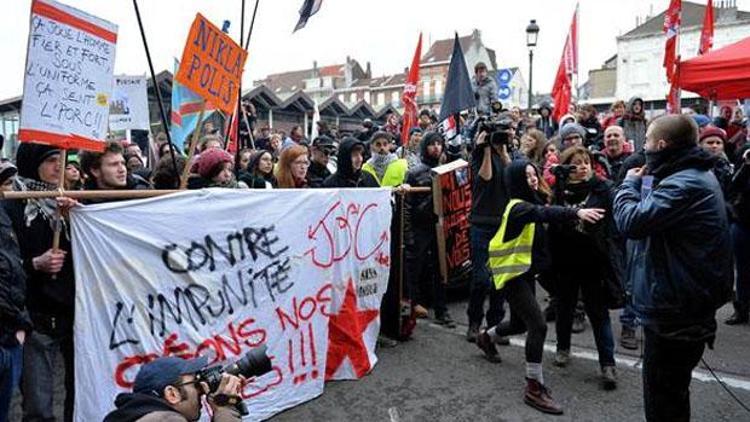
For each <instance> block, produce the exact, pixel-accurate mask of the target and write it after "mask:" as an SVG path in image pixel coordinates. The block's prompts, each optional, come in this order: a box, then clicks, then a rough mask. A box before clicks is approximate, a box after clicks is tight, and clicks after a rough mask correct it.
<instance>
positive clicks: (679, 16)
mask: <svg viewBox="0 0 750 422" xmlns="http://www.w3.org/2000/svg"><path fill="white" fill-rule="evenodd" d="M677 19H678V22H680V24H679V25H677V39H675V51H676V52H677V64H676V66H677V72H675V73H676V75H675V78H676V80H675V83H677V110H676V112H677V114H682V88H680V85H679V82H680V81H679V78H680V60H681V59H682V55H681V54H680V32H682V3H680V11H679V13H678V14H677Z"/></svg>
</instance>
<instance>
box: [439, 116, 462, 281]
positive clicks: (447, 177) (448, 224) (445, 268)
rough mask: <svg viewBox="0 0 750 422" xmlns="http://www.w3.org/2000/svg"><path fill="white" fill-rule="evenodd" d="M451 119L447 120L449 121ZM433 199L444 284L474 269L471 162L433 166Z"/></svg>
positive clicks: (460, 161)
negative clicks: (470, 238)
mask: <svg viewBox="0 0 750 422" xmlns="http://www.w3.org/2000/svg"><path fill="white" fill-rule="evenodd" d="M446 121H447V120H446ZM432 171H433V172H435V173H436V174H437V177H435V179H434V180H433V186H432V191H433V195H432V198H433V201H434V206H435V214H436V215H437V216H438V219H439V220H438V223H437V234H438V255H439V260H440V273H441V274H442V276H443V282H444V283H450V282H451V281H453V280H457V279H459V278H460V277H461V276H463V275H465V274H466V273H467V272H468V271H469V270H470V268H471V248H470V245H471V243H470V241H469V226H470V224H469V214H470V212H471V172H470V171H469V163H467V162H466V161H464V160H456V161H453V162H451V163H447V164H443V165H442V166H439V167H435V168H434V169H432Z"/></svg>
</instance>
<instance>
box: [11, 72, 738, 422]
mask: <svg viewBox="0 0 750 422" xmlns="http://www.w3.org/2000/svg"><path fill="white" fill-rule="evenodd" d="M470 77H471V86H472V90H473V92H472V95H473V96H474V97H475V104H476V106H475V107H474V108H471V109H469V110H463V111H460V112H457V113H455V114H453V115H452V116H451V119H453V121H454V123H455V125H456V126H457V127H458V129H457V130H453V131H449V130H447V129H446V127H445V126H444V125H443V124H442V123H443V120H440V119H439V117H438V115H437V114H436V113H435V112H434V111H433V110H429V109H422V110H419V112H418V114H417V119H416V120H415V121H414V120H411V119H407V118H406V117H405V116H404V117H401V116H398V115H396V114H392V115H390V116H387V117H386V119H385V121H386V122H387V123H386V124H385V125H384V126H382V127H380V126H378V125H377V124H375V123H374V122H373V121H371V120H369V119H368V120H364V121H363V122H362V126H361V129H360V130H358V131H355V132H349V133H347V132H341V131H339V128H337V127H335V126H334V125H331V124H327V123H325V122H316V123H315V125H316V127H315V128H313V130H312V133H314V135H313V136H311V137H310V139H308V138H306V137H305V135H304V133H305V131H304V130H303V128H302V127H300V126H298V127H295V128H293V129H292V130H290V131H289V132H284V131H278V130H274V129H271V128H269V127H267V126H260V125H258V124H256V121H257V119H256V116H255V114H254V113H255V112H254V109H253V108H252V107H251V106H250V105H248V104H242V105H241V106H242V107H244V108H245V110H244V113H246V114H247V116H248V119H247V120H246V121H245V122H241V123H240V126H242V125H246V127H244V128H241V130H240V131H239V134H238V135H236V136H229V134H227V133H225V132H226V130H225V129H224V128H217V127H215V126H214V125H213V124H212V123H209V122H206V123H205V124H203V125H200V126H199V127H197V128H196V129H195V131H197V132H198V133H197V136H196V139H197V144H196V145H195V151H194V153H192V152H191V151H190V144H188V143H186V145H185V146H184V148H179V147H177V146H175V145H174V144H172V143H170V142H169V138H168V136H167V134H165V133H155V134H153V135H150V136H149V142H148V146H149V147H148V150H145V151H144V150H141V148H140V147H139V146H138V144H136V143H134V142H131V143H129V142H128V141H126V140H124V139H123V140H118V139H115V136H114V135H111V136H108V137H107V138H108V140H107V141H106V143H105V148H104V149H103V151H101V152H92V151H86V150H80V151H77V150H71V149H69V150H61V149H60V148H57V147H54V146H50V145H42V144H36V143H30V142H23V143H21V144H20V146H19V147H18V150H17V153H16V156H15V157H13V158H12V159H10V160H4V161H2V162H0V188H1V189H2V191H4V192H33V191H56V190H63V191H65V192H70V191H116V190H178V189H181V188H187V189H188V190H194V189H195V190H197V189H206V188H219V189H238V190H249V191H251V190H256V189H262V190H275V189H342V188H343V189H363V188H379V187H388V188H393V189H394V194H396V195H398V196H400V197H401V198H403V219H404V229H403V238H401V239H399V240H400V241H401V242H402V245H396V246H397V247H401V246H403V249H404V261H403V263H402V265H403V268H402V269H401V271H403V274H404V280H403V283H404V285H403V290H404V294H403V297H402V298H401V301H402V303H403V306H402V309H401V313H400V315H398V316H397V318H399V319H400V320H401V324H400V326H401V330H400V332H399V333H398V335H396V336H393V337H396V338H395V339H388V338H386V337H385V336H382V339H381V340H380V343H381V344H382V345H395V344H396V343H395V341H394V340H398V341H403V340H406V339H408V338H409V337H411V336H418V335H419V326H418V325H417V324H416V320H417V319H430V320H432V321H433V322H434V323H436V324H438V325H441V326H444V327H446V328H450V329H455V328H456V327H457V325H456V322H455V321H454V319H453V317H452V315H451V314H450V313H449V312H448V307H447V303H448V300H449V298H448V296H449V291H448V289H447V286H446V283H445V282H444V280H443V276H442V275H441V270H440V264H439V246H438V239H439V236H438V232H437V228H436V223H437V222H438V215H437V214H436V212H435V208H434V198H433V191H432V189H431V188H432V187H433V185H434V180H435V177H436V174H437V173H436V172H435V171H434V169H436V168H438V167H440V166H444V165H447V164H451V163H454V164H455V163H456V162H458V161H459V160H464V161H466V162H467V163H468V167H469V169H470V170H469V173H470V176H471V178H470V180H471V196H472V203H471V211H470V213H469V215H467V216H466V217H467V218H468V221H469V226H470V229H469V233H470V247H471V259H470V261H471V268H470V271H469V273H468V274H469V276H468V283H467V284H468V289H469V301H468V306H467V309H466V314H467V316H468V321H469V324H468V328H467V331H466V333H465V339H466V340H467V341H469V342H472V343H475V344H476V346H477V348H478V350H477V353H481V354H482V355H483V356H484V357H485V358H486V359H487V360H489V361H490V362H495V363H500V362H501V361H502V358H501V356H502V348H501V347H499V346H502V345H507V344H509V340H508V337H510V336H514V335H518V334H523V333H525V335H526V337H525V346H524V347H525V349H524V350H525V379H523V380H518V387H519V389H520V390H522V391H523V401H524V402H525V403H526V404H527V405H529V406H532V407H533V408H535V409H537V410H539V411H541V412H545V413H549V414H562V413H563V412H564V410H563V407H562V406H561V405H560V404H559V403H558V402H557V401H556V400H555V398H554V397H553V395H552V393H551V390H550V388H549V383H548V382H547V381H546V380H545V377H544V371H543V366H544V364H546V362H543V351H544V344H545V339H546V338H547V330H548V322H553V321H554V323H553V326H554V330H555V333H556V339H557V341H556V351H555V353H554V357H553V359H552V362H550V364H552V365H555V366H557V367H560V368H565V367H567V366H569V365H571V363H572V360H573V359H574V358H573V357H572V356H571V338H572V336H573V335H574V334H575V333H580V332H582V331H584V330H586V329H587V328H586V327H587V326H589V327H590V328H589V329H590V330H592V332H593V336H594V340H595V347H596V351H597V352H598V361H599V373H598V374H596V375H597V376H598V377H599V380H600V385H601V388H602V389H604V390H607V391H611V390H617V387H618V369H617V364H616V362H615V356H614V355H615V344H616V343H619V345H620V346H621V347H623V348H625V349H638V348H640V347H643V397H644V409H645V413H646V417H647V419H648V420H649V421H652V420H653V421H666V420H688V419H689V418H690V400H689V386H690V372H691V371H692V370H693V368H695V367H696V365H697V364H698V362H699V361H700V359H701V356H702V355H703V352H704V349H705V348H706V347H709V348H711V347H713V343H714V340H715V336H716V330H717V322H716V310H717V309H718V308H720V307H721V306H722V305H724V304H725V303H727V302H728V301H730V300H731V301H732V303H733V305H734V313H733V315H732V316H731V317H730V318H728V319H726V320H725V321H720V322H722V323H724V324H729V325H742V324H745V325H747V324H748V322H749V320H750V318H749V317H750V143H749V142H748V140H749V139H750V138H749V133H748V120H747V118H746V117H745V116H744V115H743V112H742V108H741V107H736V108H731V107H723V108H721V110H720V113H719V116H717V117H715V118H713V119H712V118H709V117H708V112H707V111H706V110H705V109H701V108H700V107H696V108H695V109H691V110H687V111H685V112H683V113H681V114H664V115H658V116H654V117H653V118H650V119H649V118H647V117H646V110H645V109H644V101H643V99H641V98H637V97H635V98H631V99H629V100H627V101H625V100H619V101H616V102H614V103H613V105H612V106H611V109H610V111H609V112H608V113H603V114H600V113H599V112H598V111H597V109H596V108H595V107H594V106H593V105H590V104H583V103H582V104H575V103H572V104H571V105H570V106H569V109H567V110H565V111H564V112H562V113H554V111H555V109H554V106H552V105H550V104H546V103H542V104H540V105H539V106H538V107H536V108H534V109H532V110H522V109H520V108H518V107H512V108H510V109H508V108H506V107H505V106H504V105H503V104H502V103H501V102H500V101H498V99H497V96H496V92H497V89H496V87H494V86H488V85H492V84H494V82H493V81H492V80H490V79H488V76H487V67H486V65H485V64H483V63H478V64H477V65H476V66H475V67H474V74H473V75H471V76H470ZM555 115H562V117H561V118H559V119H557V118H554V117H553V116H555ZM61 154H65V155H66V157H65V158H66V160H65V162H66V163H67V164H66V167H65V169H64V175H63V174H61V169H60V167H59V162H60V155H61ZM183 174H185V175H187V177H186V178H184V177H183ZM63 176H64V177H63ZM61 180H64V183H63V186H60V184H61V183H60V182H61ZM417 188H429V189H417ZM121 200H122V199H112V198H107V197H101V198H89V199H81V200H80V201H77V200H74V199H71V198H69V197H65V196H64V195H63V197H58V198H57V199H53V198H43V199H3V200H2V201H1V203H0V244H1V245H2V247H1V248H0V321H2V324H1V325H0V351H1V352H2V356H3V359H2V360H0V375H2V377H1V378H0V421H5V420H6V418H7V415H8V412H9V408H10V403H11V398H12V397H13V395H14V393H16V389H17V388H20V392H21V395H22V398H23V403H22V412H23V420H24V421H43V420H44V421H46V420H55V415H54V413H53V405H52V403H53V395H54V389H55V388H54V387H55V385H56V383H57V382H58V381H57V380H60V379H64V381H63V385H64V394H65V398H64V420H65V421H70V420H73V403H74V400H73V398H74V397H73V393H74V388H75V385H76V376H75V373H74V347H73V324H74V319H75V317H74V309H75V294H76V282H77V280H75V277H74V270H73V257H72V254H71V228H70V226H69V224H68V223H67V222H66V217H65V216H67V214H68V212H69V211H70V210H71V209H73V208H76V207H86V206H89V205H93V204H101V203H107V202H112V201H121ZM58 210H60V212H61V214H62V215H63V216H64V218H62V219H61V220H60V222H59V224H61V225H62V226H61V227H62V228H61V230H60V234H59V244H57V243H54V242H55V241H54V239H55V237H56V235H55V231H56V225H57V224H58V220H57V219H56V213H57V212H58ZM540 288H541V289H543V293H541V294H540V292H539V289H540ZM541 297H543V300H539V299H538V298H541ZM404 309H406V311H404ZM611 310H618V311H617V312H618V313H619V318H620V322H621V324H622V327H623V329H622V333H621V335H620V337H619V338H615V335H614V333H613V327H612V321H611V320H610V311H611ZM587 321H588V322H587ZM639 330H642V332H643V345H641V344H640V341H639V337H638V335H637V333H638V332H639ZM59 352H61V353H62V356H63V360H64V365H63V366H64V373H60V371H59V368H58V367H55V365H54V364H53V361H54V356H55V355H56V354H57V353H59ZM456 365H461V362H456ZM205 366H206V359H205V358H203V359H201V358H196V359H194V360H183V359H179V358H176V357H168V358H159V359H156V360H154V361H153V362H151V363H149V364H146V365H144V366H143V367H142V369H141V370H140V372H139V373H138V375H137V376H136V378H135V383H134V386H133V392H132V393H127V394H123V395H121V396H119V397H118V398H117V401H116V402H115V403H114V404H112V407H111V409H112V412H111V413H110V414H109V415H108V416H107V417H106V419H105V420H106V421H111V422H114V421H136V420H137V421H152V420H194V419H195V418H197V417H198V415H199V414H200V406H201V405H200V401H199V398H200V396H201V395H202V394H203V392H202V391H201V385H200V383H199V380H197V379H196V377H195V373H197V372H198V371H200V370H202V369H203V368H205ZM242 382H243V379H242V378H241V377H239V376H234V375H230V374H228V373H225V374H223V376H222V378H221V384H220V385H219V387H218V389H217V390H216V392H214V393H212V395H211V397H210V399H209V404H210V406H211V407H212V409H213V412H212V414H213V420H216V421H233V420H239V419H240V416H239V413H237V412H236V409H235V408H234V407H233V405H234V404H236V401H237V400H236V399H237V395H238V391H239V389H240V385H241V383H242ZM203 391H205V390H203ZM612 394H616V393H612ZM177 414H179V415H177Z"/></svg>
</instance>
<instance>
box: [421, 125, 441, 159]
mask: <svg viewBox="0 0 750 422" xmlns="http://www.w3.org/2000/svg"><path fill="white" fill-rule="evenodd" d="M437 143H439V144H440V145H442V146H443V149H445V140H444V139H443V137H442V136H441V135H440V134H439V133H437V132H427V133H425V134H424V136H422V140H420V141H419V157H420V158H421V159H422V162H423V163H425V164H427V165H428V166H430V167H437V166H438V165H439V164H440V157H438V158H433V157H429V156H427V147H428V146H429V145H432V144H437Z"/></svg>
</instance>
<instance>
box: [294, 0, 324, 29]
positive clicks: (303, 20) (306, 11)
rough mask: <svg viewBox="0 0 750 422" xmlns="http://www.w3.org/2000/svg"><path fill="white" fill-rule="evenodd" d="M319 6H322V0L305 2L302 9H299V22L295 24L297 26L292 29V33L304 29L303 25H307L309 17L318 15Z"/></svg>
mask: <svg viewBox="0 0 750 422" xmlns="http://www.w3.org/2000/svg"><path fill="white" fill-rule="evenodd" d="M321 4H323V0H305V3H304V4H303V5H302V8H301V9H299V21H298V22H297V26H295V27H294V31H292V32H297V30H299V29H302V28H304V27H305V25H307V20H308V19H310V16H312V15H314V14H316V13H318V10H320V5H321Z"/></svg>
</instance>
